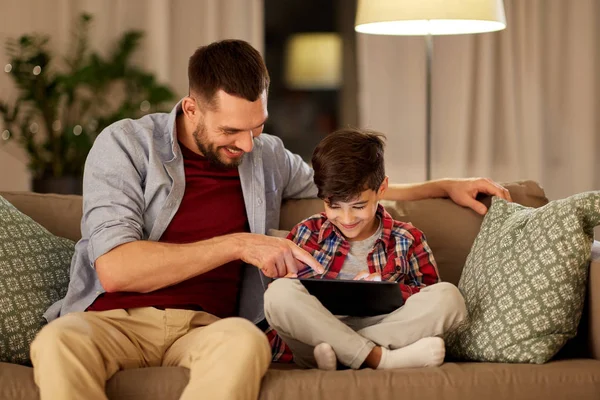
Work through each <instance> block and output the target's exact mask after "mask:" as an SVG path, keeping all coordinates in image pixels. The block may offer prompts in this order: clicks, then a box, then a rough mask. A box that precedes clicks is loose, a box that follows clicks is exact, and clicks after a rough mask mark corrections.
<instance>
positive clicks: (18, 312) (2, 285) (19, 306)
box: [0, 196, 74, 364]
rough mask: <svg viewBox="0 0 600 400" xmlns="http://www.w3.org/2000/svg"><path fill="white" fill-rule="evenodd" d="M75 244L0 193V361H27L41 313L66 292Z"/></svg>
mask: <svg viewBox="0 0 600 400" xmlns="http://www.w3.org/2000/svg"><path fill="white" fill-rule="evenodd" d="M73 252H74V243H73V242H72V241H70V240H68V239H64V238H61V237H57V236H54V235H52V234H51V233H50V232H48V231H47V230H46V229H45V228H43V227H42V226H40V225H39V224H37V223H36V222H34V221H33V220H32V219H31V218H29V217H28V216H26V215H25V214H23V213H21V212H20V211H19V210H17V209H16V208H15V207H14V206H13V205H12V204H10V203H9V202H8V201H7V200H6V199H4V198H3V197H2V196H0V361H4V362H10V363H18V364H29V363H30V360H29V344H30V343H31V341H32V340H33V338H34V337H35V335H36V334H37V332H38V331H39V330H40V329H41V328H42V326H43V325H44V324H45V320H44V318H43V316H42V315H43V313H44V312H45V311H46V309H47V308H48V307H50V305H52V303H54V302H56V301H58V300H60V299H61V298H63V297H64V296H65V294H66V291H67V287H68V285H69V267H70V264H71V258H72V257H73Z"/></svg>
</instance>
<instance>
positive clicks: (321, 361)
mask: <svg viewBox="0 0 600 400" xmlns="http://www.w3.org/2000/svg"><path fill="white" fill-rule="evenodd" d="M313 354H314V356H315V360H317V366H318V367H319V369H322V370H325V371H335V370H336V369H337V356H336V355H335V351H333V347H331V345H329V343H321V344H318V345H317V346H316V347H315V349H314V351H313Z"/></svg>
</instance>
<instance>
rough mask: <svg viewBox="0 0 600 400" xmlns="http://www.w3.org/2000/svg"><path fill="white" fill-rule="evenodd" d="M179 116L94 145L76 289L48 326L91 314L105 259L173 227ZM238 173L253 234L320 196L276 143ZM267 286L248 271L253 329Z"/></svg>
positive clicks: (179, 190)
mask: <svg viewBox="0 0 600 400" xmlns="http://www.w3.org/2000/svg"><path fill="white" fill-rule="evenodd" d="M179 112H181V102H179V103H178V104H177V105H176V106H175V107H174V108H173V110H172V111H171V112H170V113H169V114H166V113H157V114H150V115H146V116H144V117H143V118H140V119H138V120H131V119H125V120H122V121H119V122H116V123H114V124H112V125H110V126H109V127H107V128H106V129H104V130H103V131H102V133H100V135H99V136H98V138H97V139H96V141H95V142H94V146H93V147H92V149H91V151H90V153H89V155H88V157H87V160H86V164H85V173H84V177H83V217H82V220H81V234H82V238H81V240H80V241H79V242H78V243H77V245H76V246H75V254H74V256H73V260H72V262H71V280H70V283H69V289H68V292H67V295H66V296H65V298H64V299H62V300H60V301H58V302H57V303H55V304H53V305H52V306H51V307H50V308H49V309H48V310H47V311H46V313H45V314H44V317H45V318H46V319H47V320H48V321H51V320H53V319H55V318H57V317H59V316H62V315H65V314H68V313H70V312H76V311H84V310H85V309H86V308H87V307H88V306H89V305H90V304H92V302H93V301H94V300H95V299H96V297H98V295H100V294H102V293H104V288H103V287H102V285H101V284H100V281H99V280H98V276H97V274H96V271H95V269H94V263H95V261H96V260H97V259H98V257H100V256H101V255H103V254H105V253H107V252H109V251H110V250H112V249H114V248H115V247H117V246H119V245H121V244H124V243H128V242H133V241H136V240H151V241H157V240H159V239H160V237H161V235H162V234H163V232H164V231H165V229H166V228H167V226H168V225H169V223H170V222H171V219H172V218H173V216H174V215H175V213H176V212H177V209H178V208H179V205H180V203H181V200H182V198H183V193H184V191H185V172H184V168H183V157H182V155H181V150H180V148H179V144H178V142H177V135H176V131H175V130H176V127H175V119H176V116H177V114H178V113H179ZM239 173H240V180H241V183H242V192H243V194H244V202H245V204H246V212H247V214H248V222H249V225H250V231H251V232H254V233H260V234H264V233H265V232H266V231H267V230H268V229H271V228H277V227H278V225H279V209H280V206H281V201H282V199H285V198H308V197H316V195H317V188H316V186H315V185H314V183H313V171H312V169H311V168H310V167H309V166H308V165H307V164H306V163H305V162H304V161H302V159H301V158H300V157H299V156H298V155H295V154H292V153H291V152H289V151H288V150H286V149H285V148H284V147H283V143H282V142H281V140H280V139H279V138H277V137H275V136H271V135H267V134H262V135H260V136H259V137H257V138H256V139H254V149H253V150H252V152H250V153H247V154H245V155H244V158H243V160H242V163H241V165H240V166H239ZM198 212H202V210H198ZM267 281H268V280H267V278H266V277H264V276H263V275H262V274H261V273H260V271H259V270H258V269H257V268H256V267H253V266H250V265H247V266H246V267H245V268H244V278H243V281H242V289H241V294H240V295H241V299H240V316H242V317H245V318H248V319H250V320H251V321H254V322H258V321H260V320H262V319H263V317H264V316H263V294H264V290H265V288H266V283H267Z"/></svg>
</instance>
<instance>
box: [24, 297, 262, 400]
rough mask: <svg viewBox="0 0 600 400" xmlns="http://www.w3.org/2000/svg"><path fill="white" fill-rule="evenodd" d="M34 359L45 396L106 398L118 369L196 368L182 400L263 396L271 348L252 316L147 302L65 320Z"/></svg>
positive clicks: (50, 329)
mask: <svg viewBox="0 0 600 400" xmlns="http://www.w3.org/2000/svg"><path fill="white" fill-rule="evenodd" d="M31 360H32V362H33V366H34V370H33V371H34V378H35V382H36V383H37V385H38V387H39V388H40V398H41V399H42V400H50V399H60V400H70V399H73V400H75V399H77V400H81V399H89V400H93V399H106V398H107V397H106V393H105V384H106V381H107V380H108V379H109V378H110V377H111V376H112V375H114V374H115V373H116V372H117V371H119V370H122V369H127V368H141V367H152V366H181V367H185V368H189V369H190V381H189V383H188V385H187V386H186V388H185V390H184V391H183V394H182V395H181V399H186V400H187V399H194V400H199V399H211V400H212V399H256V398H257V397H258V393H259V390H260V382H261V379H262V377H263V375H264V374H265V373H266V371H267V369H268V367H269V364H270V362H271V349H270V347H269V343H268V341H267V339H266V337H265V335H264V333H263V332H261V331H260V330H259V329H258V328H256V327H255V326H254V325H253V324H252V323H251V322H249V321H247V320H245V319H242V318H226V319H219V318H217V317H215V316H213V315H211V314H208V313H205V312H198V311H188V310H176V309H166V310H159V309H156V308H152V307H147V308H134V309H128V310H123V309H119V310H110V311H101V312H81V313H72V314H68V315H66V316H64V317H61V318H58V319H56V320H55V321H52V322H51V323H50V324H48V325H46V326H45V327H44V328H43V329H42V330H41V331H40V333H39V334H38V336H37V337H36V338H35V340H34V341H33V343H32V344H31Z"/></svg>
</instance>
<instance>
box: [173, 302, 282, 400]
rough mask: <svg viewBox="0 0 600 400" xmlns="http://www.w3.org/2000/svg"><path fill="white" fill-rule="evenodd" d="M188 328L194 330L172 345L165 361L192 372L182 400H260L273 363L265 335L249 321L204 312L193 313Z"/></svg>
mask: <svg viewBox="0 0 600 400" xmlns="http://www.w3.org/2000/svg"><path fill="white" fill-rule="evenodd" d="M209 324H210V325H209ZM189 327H190V328H192V329H190V330H189V331H188V332H187V333H186V334H184V335H183V336H181V337H180V338H179V339H177V340H176V341H175V342H174V343H173V344H172V345H171V347H170V348H169V349H168V350H167V351H166V353H165V356H164V359H163V362H162V365H165V366H182V367H186V368H189V369H190V381H189V383H188V385H187V386H186V388H185V390H184V391H183V394H182V395H181V399H184V400H192V399H193V400H196V399H222V400H230V399H231V400H233V399H235V400H238V399H239V400H242V399H243V400H246V399H247V400H255V399H257V398H258V393H259V391H260V382H261V380H262V377H263V376H264V374H265V373H266V372H267V369H268V368H269V365H270V363H271V348H270V346H269V342H268V341H267V338H266V336H265V334H264V333H263V332H261V330H260V329H258V328H257V327H255V326H254V325H253V324H252V323H251V322H250V321H248V320H245V319H242V318H226V319H222V320H219V319H218V318H216V317H214V316H212V315H210V314H207V313H203V312H197V313H194V316H193V317H192V318H191V321H190V324H189Z"/></svg>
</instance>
